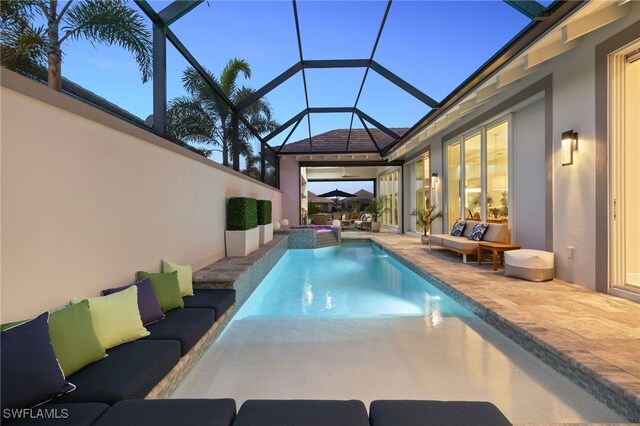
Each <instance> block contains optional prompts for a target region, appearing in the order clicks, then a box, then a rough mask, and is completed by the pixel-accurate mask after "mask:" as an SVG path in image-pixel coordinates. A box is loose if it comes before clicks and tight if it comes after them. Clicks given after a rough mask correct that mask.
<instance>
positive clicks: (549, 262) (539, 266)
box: [504, 249, 553, 282]
mask: <svg viewBox="0 0 640 426" xmlns="http://www.w3.org/2000/svg"><path fill="white" fill-rule="evenodd" d="M504 273H505V275H508V276H511V277H517V278H522V279H524V280H529V281H536V282H540V281H547V280H552V279H553V253H550V252H548V251H542V250H531V249H521V250H512V251H507V252H505V253H504Z"/></svg>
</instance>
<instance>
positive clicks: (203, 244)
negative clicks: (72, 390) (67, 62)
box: [0, 83, 282, 322]
mask: <svg viewBox="0 0 640 426" xmlns="http://www.w3.org/2000/svg"><path fill="white" fill-rule="evenodd" d="M30 84H36V83H30ZM41 89H42V90H49V89H47V88H46V87H45V86H42V88H41ZM55 95H57V96H64V95H60V94H55ZM0 96H1V108H2V127H1V133H0V138H1V152H2V157H1V195H2V198H1V202H2V204H1V214H2V219H1V231H2V233H1V258H0V262H1V275H0V276H1V287H0V289H1V292H2V304H1V306H2V312H1V320H2V321H3V322H4V321H7V320H14V319H20V318H24V317H27V316H31V315H35V314H38V313H39V312H41V311H43V310H45V309H50V308H56V307H59V306H62V305H64V304H66V303H68V301H69V299H70V298H71V297H89V296H96V295H98V294H99V291H100V290H101V289H104V288H107V287H114V286H119V285H123V284H127V283H129V282H131V281H132V280H133V275H134V273H135V272H136V271H137V270H147V271H151V272H157V271H159V268H160V264H161V263H160V262H161V260H162V259H170V260H172V261H174V262H177V263H182V264H190V265H192V266H193V267H194V268H196V269H197V268H199V267H202V266H204V265H206V264H208V263H210V262H212V261H215V260H218V259H220V258H222V257H224V255H225V247H224V229H225V221H226V213H225V199H226V198H228V197H232V196H250V197H254V198H258V199H270V200H272V202H273V217H274V218H278V217H280V216H281V215H282V213H281V208H282V194H281V193H280V191H278V190H275V189H272V188H269V187H267V186H265V185H262V184H259V183H256V182H255V181H252V180H250V179H248V178H244V177H240V176H238V174H236V173H234V172H230V171H227V170H224V168H222V167H221V166H216V165H211V164H205V163H204V162H201V161H198V160H195V159H193V158H190V157H189V156H188V155H184V154H181V153H179V152H174V151H172V150H170V149H167V148H165V147H163V146H162V144H163V143H165V144H166V142H165V141H162V140H160V138H157V137H155V136H154V135H149V137H150V138H156V139H158V140H159V141H160V142H159V143H158V144H154V143H150V142H148V141H146V140H141V139H138V138H136V137H133V136H131V135H130V134H127V133H123V132H120V131H117V130H114V129H112V128H110V127H107V126H105V125H103V124H99V123H98V122H95V121H92V120H89V119H87V118H84V117H81V116H79V115H75V114H73V113H71V112H68V111H66V110H64V109H61V108H57V107H54V106H52V105H50V104H47V103H44V102H41V101H38V100H36V99H34V98H31V97H28V96H25V95H23V94H21V93H18V92H16V91H13V90H10V89H8V88H6V87H2V89H1V92H0ZM73 102H76V101H73ZM82 107H83V108H91V107H88V106H86V105H83V106H82ZM100 114H102V113H100ZM179 151H180V149H179Z"/></svg>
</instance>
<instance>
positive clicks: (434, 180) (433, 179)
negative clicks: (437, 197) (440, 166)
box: [431, 173, 438, 189]
mask: <svg viewBox="0 0 640 426" xmlns="http://www.w3.org/2000/svg"><path fill="white" fill-rule="evenodd" d="M436 185H438V174H437V173H431V188H433V189H436Z"/></svg>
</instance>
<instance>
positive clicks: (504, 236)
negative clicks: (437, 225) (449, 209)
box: [429, 220, 508, 263]
mask: <svg viewBox="0 0 640 426" xmlns="http://www.w3.org/2000/svg"><path fill="white" fill-rule="evenodd" d="M466 222H467V225H466V226H465V227H464V232H463V233H462V236H460V237H454V236H453V235H450V234H431V235H429V249H431V247H432V246H439V247H442V248H445V249H447V250H451V251H454V252H456V253H460V254H461V255H462V261H463V262H464V263H467V255H468V254H473V255H476V256H477V255H478V243H479V242H480V241H473V240H470V239H469V235H470V234H471V231H472V230H473V227H474V226H475V225H476V224H477V223H480V222H478V221H473V220H467V221H466ZM507 231H508V226H507V224H506V223H489V227H488V228H487V230H486V232H485V233H484V236H483V237H482V241H492V242H495V243H506V242H508V232H507Z"/></svg>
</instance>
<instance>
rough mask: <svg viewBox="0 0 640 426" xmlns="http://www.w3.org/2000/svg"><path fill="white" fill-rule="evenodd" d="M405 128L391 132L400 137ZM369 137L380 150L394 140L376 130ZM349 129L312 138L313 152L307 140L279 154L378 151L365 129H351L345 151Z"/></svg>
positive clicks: (291, 145)
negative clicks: (372, 139)
mask: <svg viewBox="0 0 640 426" xmlns="http://www.w3.org/2000/svg"><path fill="white" fill-rule="evenodd" d="M407 130H409V129H408V128H406V127H402V128H392V129H391V131H393V132H394V133H396V134H398V135H399V136H402V135H403V134H404V133H405V132H406V131H407ZM370 131H371V135H372V136H373V138H374V139H375V140H376V143H377V144H378V147H380V149H384V148H386V147H387V146H388V145H390V144H391V143H392V142H393V141H394V139H393V138H392V137H391V136H389V135H387V134H386V133H384V132H382V131H381V130H378V129H370ZM348 135H349V129H336V130H330V131H328V132H325V133H321V134H319V135H316V136H312V137H311V140H312V144H313V151H311V150H310V149H309V138H306V139H302V140H299V141H296V142H291V143H288V144H286V145H285V146H283V147H282V151H280V153H281V154H283V153H284V154H291V153H310V152H314V153H316V152H378V149H377V148H376V146H375V145H374V144H373V142H372V141H371V138H369V135H368V134H367V131H366V130H365V129H352V130H351V138H350V139H349V150H348V151H347V150H346V148H347V138H348Z"/></svg>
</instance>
